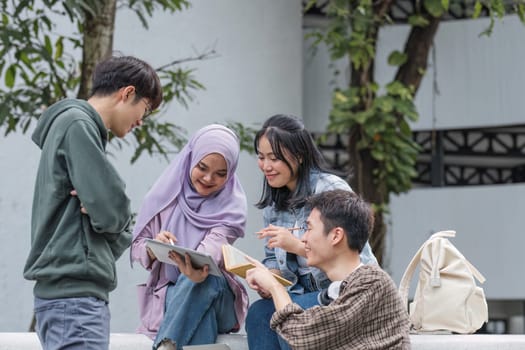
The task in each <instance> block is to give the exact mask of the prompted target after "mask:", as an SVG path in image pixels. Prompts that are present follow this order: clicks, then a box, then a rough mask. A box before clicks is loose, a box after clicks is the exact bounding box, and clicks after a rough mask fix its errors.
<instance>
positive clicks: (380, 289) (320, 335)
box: [246, 190, 410, 350]
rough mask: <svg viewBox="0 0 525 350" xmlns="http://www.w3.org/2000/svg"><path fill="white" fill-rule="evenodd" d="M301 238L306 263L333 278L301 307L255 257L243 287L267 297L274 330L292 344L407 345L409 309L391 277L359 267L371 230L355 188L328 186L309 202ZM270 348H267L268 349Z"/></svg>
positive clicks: (401, 348)
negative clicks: (312, 303) (314, 300)
mask: <svg viewBox="0 0 525 350" xmlns="http://www.w3.org/2000/svg"><path fill="white" fill-rule="evenodd" d="M308 204H309V205H310V206H311V207H312V208H313V209H312V212H311V214H310V216H309V217H308V220H307V224H308V229H307V231H306V233H305V234H304V236H303V237H302V241H303V243H304V244H305V250H306V256H307V259H308V265H310V266H315V267H318V268H320V269H321V270H323V271H324V272H325V273H326V274H327V276H328V277H329V278H330V280H331V281H333V282H332V284H331V285H330V287H329V288H328V289H327V290H326V291H323V292H321V294H320V295H319V296H320V302H321V304H322V305H321V306H314V307H312V308H310V309H307V310H303V309H302V308H301V307H300V306H299V305H297V304H293V303H292V301H291V299H290V296H289V295H288V293H287V292H286V289H285V288H284V287H283V286H282V285H281V284H280V283H279V282H278V281H277V280H276V279H275V278H274V277H273V276H272V275H271V273H270V272H269V270H268V269H267V268H266V267H264V265H262V264H260V263H259V262H258V261H255V260H253V261H252V262H253V263H254V264H255V265H256V268H254V269H251V270H249V271H248V274H247V277H246V280H247V282H248V285H249V286H250V287H251V288H253V289H255V290H257V291H263V292H267V293H270V294H271V295H272V298H273V301H274V304H275V309H276V312H275V313H274V314H273V316H272V319H271V327H272V328H273V329H275V330H276V331H277V332H278V333H279V334H280V335H281V336H282V337H283V338H284V339H285V340H286V341H287V342H288V344H289V345H290V346H291V347H292V348H293V349H308V350H313V349H329V350H336V349H378V350H379V349H384V350H387V349H388V350H393V349H399V350H406V349H410V338H409V335H408V334H409V321H408V314H407V312H406V309H405V307H404V306H403V303H402V301H401V299H400V297H399V293H398V291H397V288H396V285H395V283H394V282H393V280H392V279H391V278H390V276H389V275H388V274H387V273H386V272H384V271H383V270H382V269H381V268H380V267H379V266H377V265H363V264H362V263H361V261H360V258H359V253H360V252H361V250H362V249H363V246H364V245H365V243H366V242H367V240H368V236H369V234H370V232H372V228H373V223H374V220H373V213H372V210H371V209H370V206H369V205H368V204H367V203H366V202H364V201H363V200H362V199H361V198H360V197H359V196H358V195H357V194H355V193H353V192H349V191H344V190H334V191H327V192H323V193H320V194H317V195H314V196H313V197H311V198H310V200H309V201H308ZM269 350H270V349H269Z"/></svg>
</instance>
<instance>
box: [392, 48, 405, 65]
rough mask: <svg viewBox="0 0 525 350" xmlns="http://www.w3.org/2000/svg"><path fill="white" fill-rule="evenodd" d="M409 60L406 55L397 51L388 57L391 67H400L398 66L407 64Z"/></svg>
mask: <svg viewBox="0 0 525 350" xmlns="http://www.w3.org/2000/svg"><path fill="white" fill-rule="evenodd" d="M407 59H408V56H407V55H406V54H405V53H403V52H400V51H397V50H395V51H392V52H391V53H390V55H389V56H388V64H389V65H391V66H396V67H398V66H401V65H403V64H405V62H406V61H407Z"/></svg>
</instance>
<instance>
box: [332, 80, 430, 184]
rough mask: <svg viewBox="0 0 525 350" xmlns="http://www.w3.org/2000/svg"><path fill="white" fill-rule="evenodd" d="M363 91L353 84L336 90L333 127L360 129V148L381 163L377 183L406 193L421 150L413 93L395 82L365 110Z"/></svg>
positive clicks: (378, 163)
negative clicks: (416, 137) (414, 123)
mask: <svg viewBox="0 0 525 350" xmlns="http://www.w3.org/2000/svg"><path fill="white" fill-rule="evenodd" d="M359 90H360V89H359V88H356V87H350V88H348V89H345V90H336V91H335V93H334V96H333V100H332V112H331V115H330V127H329V130H330V131H332V132H336V133H344V134H348V133H349V132H350V130H358V131H359V142H358V144H357V147H358V149H359V150H368V151H369V152H370V154H371V156H372V158H374V159H375V161H376V162H377V168H376V169H374V174H373V176H374V180H375V182H376V184H378V183H384V184H386V187H387V189H388V192H392V193H402V192H405V191H406V190H407V189H408V188H410V186H411V182H412V178H413V177H414V176H416V175H417V174H416V171H415V169H414V165H415V160H416V156H417V154H418V152H419V150H420V148H419V146H418V145H417V143H415V142H414V141H413V140H412V131H411V129H410V126H409V122H410V121H415V120H417V118H418V114H417V111H416V109H415V106H414V103H413V99H412V92H411V91H410V89H408V88H407V87H405V86H403V85H402V84H401V83H399V82H397V81H394V82H392V83H390V84H388V85H387V87H386V93H385V94H384V95H380V96H376V98H374V100H373V102H372V104H371V106H370V107H369V108H366V109H361V108H359V105H360V103H361V99H362V97H361V96H360V91H359Z"/></svg>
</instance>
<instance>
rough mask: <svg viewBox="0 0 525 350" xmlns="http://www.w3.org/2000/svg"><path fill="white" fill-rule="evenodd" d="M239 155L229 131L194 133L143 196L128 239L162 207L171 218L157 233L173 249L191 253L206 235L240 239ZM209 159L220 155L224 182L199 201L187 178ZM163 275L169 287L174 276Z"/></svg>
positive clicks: (243, 216) (215, 129)
mask: <svg viewBox="0 0 525 350" xmlns="http://www.w3.org/2000/svg"><path fill="white" fill-rule="evenodd" d="M239 152H240V149H239V141H238V138H237V136H236V135H235V134H234V133H233V132H232V131H231V130H230V129H228V128H226V127H224V126H222V125H219V124H211V125H208V126H206V127H204V128H202V129H200V130H198V131H197V132H196V133H195V134H194V135H193V137H192V138H191V139H190V140H189V142H188V143H187V144H186V146H184V147H183V148H182V150H181V151H180V153H179V154H177V156H176V157H175V159H173V161H172V162H171V163H170V165H169V166H168V168H167V169H166V170H165V171H164V172H163V173H162V175H161V176H160V177H159V178H158V180H157V181H156V182H155V184H154V185H153V187H152V188H151V189H150V191H149V192H148V193H147V194H146V197H145V198H144V201H143V203H142V207H141V208H140V211H139V214H138V217H137V221H136V224H135V228H134V230H133V239H135V238H136V237H137V236H138V234H139V233H140V232H141V231H142V230H143V229H144V227H145V226H146V225H147V224H148V223H149V222H150V220H152V219H153V218H154V217H155V216H156V215H158V214H159V213H160V212H161V211H163V210H165V209H167V208H168V207H173V209H172V213H171V215H169V219H168V220H166V222H163V223H162V229H163V230H167V231H170V232H172V233H173V234H174V235H175V236H176V237H177V240H178V242H177V244H178V245H181V246H184V247H187V248H191V249H196V248H197V246H198V245H199V243H200V242H201V241H202V240H203V239H204V237H205V236H206V233H208V232H209V231H210V230H211V229H213V230H214V231H215V232H217V233H225V234H226V232H229V235H230V236H231V235H232V233H233V235H234V236H238V237H243V236H244V228H245V225H246V212H247V204H246V195H245V193H244V190H243V188H242V186H241V184H240V182H239V179H238V178H237V175H236V174H235V170H236V169H237V163H238V160H239ZM211 153H218V154H221V155H222V156H223V157H224V159H225V160H226V166H227V171H228V174H227V180H226V182H225V184H224V187H223V188H221V189H220V190H219V191H217V192H215V193H213V194H212V195H210V196H207V197H203V196H201V195H200V194H199V193H197V192H196V191H195V190H194V189H193V187H192V185H191V180H190V174H191V171H192V169H193V168H194V167H195V166H196V165H197V164H198V162H199V161H200V160H201V159H202V158H204V157H206V156H207V155H209V154H211ZM170 270H171V269H170ZM167 275H168V277H169V279H170V280H172V281H173V280H174V279H176V277H177V276H178V272H177V271H169V272H168V273H167Z"/></svg>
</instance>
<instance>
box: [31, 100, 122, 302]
mask: <svg viewBox="0 0 525 350" xmlns="http://www.w3.org/2000/svg"><path fill="white" fill-rule="evenodd" d="M107 138H108V135H107V131H106V128H105V126H104V123H103V122H102V119H101V117H100V115H99V114H98V113H97V111H96V110H95V109H94V108H93V107H92V106H91V105H90V104H89V103H88V102H86V101H84V100H75V99H66V100H62V101H60V102H57V103H55V104H54V105H52V106H51V107H49V108H48V109H47V110H46V111H45V112H44V113H43V114H42V116H41V117H40V119H39V121H38V125H37V127H36V129H35V131H34V133H33V136H32V139H33V141H34V142H35V143H36V144H37V145H38V147H40V148H41V149H42V154H41V158H40V164H39V166H38V173H37V177H36V183H35V192H34V198H33V210H32V222H31V250H30V252H29V256H28V258H27V261H26V265H25V267H24V277H25V278H26V279H29V280H36V284H35V288H34V294H35V296H37V297H39V298H43V299H58V298H69V297H87V296H91V297H97V298H100V299H103V300H106V301H108V294H109V292H110V291H112V290H113V289H115V287H116V286H117V275H116V268H115V261H116V260H117V259H118V258H119V257H120V256H121V255H122V253H123V252H124V251H125V250H126V249H127V247H129V245H130V244H131V232H130V231H129V229H128V227H129V224H130V221H131V211H130V206H129V199H128V197H127V196H126V193H125V185H124V182H123V181H122V180H121V178H120V177H119V175H118V174H117V172H116V171H115V169H114V168H113V166H112V165H111V164H110V162H109V161H108V159H107V157H106V152H105V148H106V143H107ZM72 190H76V191H77V193H78V195H77V196H72V195H71V194H70V192H71V191H72ZM81 206H82V207H84V208H85V209H86V210H87V215H86V214H82V213H81V212H80V209H81Z"/></svg>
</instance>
